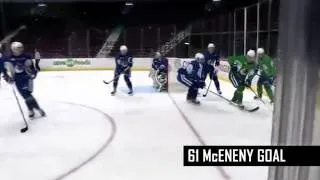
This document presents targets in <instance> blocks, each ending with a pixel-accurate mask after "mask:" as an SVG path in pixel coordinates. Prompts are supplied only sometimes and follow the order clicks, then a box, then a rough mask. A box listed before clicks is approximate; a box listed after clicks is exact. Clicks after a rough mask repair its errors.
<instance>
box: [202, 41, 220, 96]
mask: <svg viewBox="0 0 320 180" xmlns="http://www.w3.org/2000/svg"><path fill="white" fill-rule="evenodd" d="M204 57H205V60H206V66H207V67H206V70H207V73H208V74H209V77H210V80H212V81H213V82H214V84H215V86H216V89H217V92H218V93H219V94H222V92H221V90H220V83H219V80H218V75H217V74H218V70H219V65H220V56H219V54H218V52H217V51H216V49H215V45H214V44H213V43H210V44H209V45H208V51H206V52H205V53H204Z"/></svg>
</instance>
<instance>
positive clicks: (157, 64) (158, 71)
mask: <svg viewBox="0 0 320 180" xmlns="http://www.w3.org/2000/svg"><path fill="white" fill-rule="evenodd" d="M150 74H151V78H152V80H153V86H154V88H156V90H158V91H160V92H161V91H167V90H168V59H167V58H165V57H163V56H161V54H160V52H156V55H155V57H154V59H153V61H152V70H151V73H150Z"/></svg>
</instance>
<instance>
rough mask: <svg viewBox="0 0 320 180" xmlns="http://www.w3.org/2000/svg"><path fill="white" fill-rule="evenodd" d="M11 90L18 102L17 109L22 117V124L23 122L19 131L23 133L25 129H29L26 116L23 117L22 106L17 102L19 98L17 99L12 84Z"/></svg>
mask: <svg viewBox="0 0 320 180" xmlns="http://www.w3.org/2000/svg"><path fill="white" fill-rule="evenodd" d="M12 92H13V95H14V97H15V99H16V101H17V104H18V106H19V110H20V113H21V116H22V119H23V121H24V124H25V127H24V128H22V129H20V132H21V133H25V132H26V131H28V130H29V125H28V122H27V120H26V118H25V117H24V114H23V111H22V108H21V104H20V102H19V99H18V97H17V94H16V91H15V90H14V87H13V85H12Z"/></svg>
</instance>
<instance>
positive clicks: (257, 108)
mask: <svg viewBox="0 0 320 180" xmlns="http://www.w3.org/2000/svg"><path fill="white" fill-rule="evenodd" d="M209 91H210V92H211V93H212V94H214V95H216V96H218V97H220V98H222V99H224V100H225V101H227V102H229V103H230V104H231V105H233V106H235V107H237V108H239V109H240V110H242V111H247V112H255V111H257V110H259V106H256V107H254V108H248V107H246V106H243V107H241V106H239V105H238V104H235V103H234V102H232V101H231V100H229V99H228V98H226V97H224V96H222V95H220V94H218V93H215V92H213V91H211V90H209Z"/></svg>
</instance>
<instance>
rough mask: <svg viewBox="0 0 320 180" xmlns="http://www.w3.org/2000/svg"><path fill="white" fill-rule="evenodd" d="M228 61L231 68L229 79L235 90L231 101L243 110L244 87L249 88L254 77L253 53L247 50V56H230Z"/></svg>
mask: <svg viewBox="0 0 320 180" xmlns="http://www.w3.org/2000/svg"><path fill="white" fill-rule="evenodd" d="M228 61H229V64H230V66H231V69H230V72H229V79H230V81H231V83H232V85H233V86H234V87H235V88H237V89H236V91H235V92H234V95H233V98H232V99H231V101H232V102H233V103H235V104H237V105H239V107H242V108H243V107H244V106H243V105H242V99H243V91H244V90H245V88H246V87H248V86H251V81H252V79H253V77H254V75H255V70H256V63H255V52H254V50H249V51H248V52H247V56H231V57H228Z"/></svg>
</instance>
